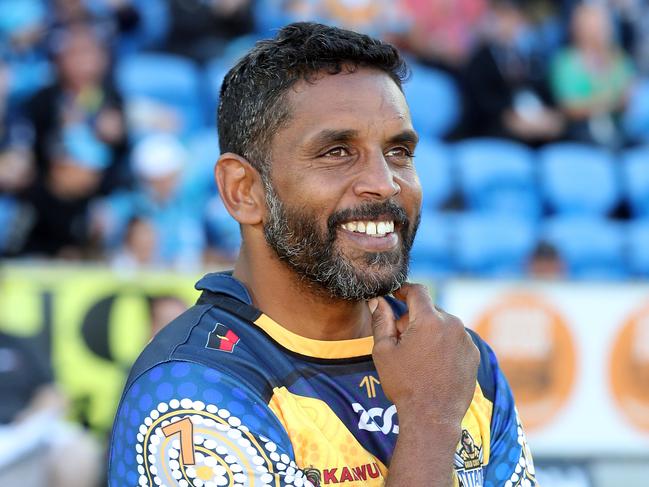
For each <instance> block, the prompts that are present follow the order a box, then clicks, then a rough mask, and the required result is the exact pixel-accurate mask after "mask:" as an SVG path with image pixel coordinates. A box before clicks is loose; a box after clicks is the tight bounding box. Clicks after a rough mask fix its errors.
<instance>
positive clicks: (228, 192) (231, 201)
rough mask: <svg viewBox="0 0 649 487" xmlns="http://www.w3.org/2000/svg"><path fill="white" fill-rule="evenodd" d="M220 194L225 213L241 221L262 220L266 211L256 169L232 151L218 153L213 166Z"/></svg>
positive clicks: (246, 222) (246, 223)
mask: <svg viewBox="0 0 649 487" xmlns="http://www.w3.org/2000/svg"><path fill="white" fill-rule="evenodd" d="M214 176H215V178H216V185H217V186H218V188H219V195H220V196H221V200H222V201H223V204H224V205H225V207H226V209H227V210H228V213H230V215H232V218H234V219H235V220H236V221H238V222H239V223H241V224H242V225H256V224H259V223H262V221H263V217H264V214H265V211H266V203H265V201H266V200H265V197H264V185H263V183H262V181H261V176H260V174H259V171H257V170H256V169H255V168H254V167H252V165H251V164H250V163H249V162H248V161H247V160H246V159H245V158H243V157H241V156H239V155H237V154H234V153H232V152H226V153H225V154H221V157H219V160H218V161H217V163H216V167H215V168H214Z"/></svg>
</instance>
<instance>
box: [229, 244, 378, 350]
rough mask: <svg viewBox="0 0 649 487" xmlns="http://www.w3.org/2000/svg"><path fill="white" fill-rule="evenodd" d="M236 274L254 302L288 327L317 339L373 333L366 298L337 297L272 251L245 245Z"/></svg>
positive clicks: (307, 336)
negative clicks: (299, 273)
mask: <svg viewBox="0 0 649 487" xmlns="http://www.w3.org/2000/svg"><path fill="white" fill-rule="evenodd" d="M233 276H234V277H236V278H237V279H239V280H240V281H241V282H242V283H243V284H244V285H245V286H246V287H247V289H248V291H249V292H250V295H251V297H252V300H253V304H254V305H255V306H256V307H257V308H259V309H260V310H261V311H263V312H264V313H265V314H266V315H268V316H269V317H270V318H272V319H273V320H274V321H276V322H277V323H279V324H280V325H281V326H283V327H284V328H286V329H288V330H290V331H291V332H293V333H296V334H298V335H300V336H303V337H306V338H311V339H315V340H349V339H353V338H361V337H366V336H370V335H371V334H372V327H371V315H370V313H369V310H368V308H367V305H366V304H365V302H364V301H347V300H343V299H336V298H332V297H331V296H329V295H328V294H327V293H326V292H323V290H322V289H321V288H318V287H315V286H317V285H316V284H311V283H310V282H305V281H303V280H302V279H301V278H300V276H298V275H297V274H296V272H295V271H293V270H292V269H291V268H290V267H289V266H288V265H286V264H285V263H283V262H281V261H280V260H279V259H278V258H277V257H275V255H274V254H272V251H270V250H269V249H267V248H264V249H257V248H256V249H249V248H245V247H242V249H241V254H240V256H239V259H238V260H237V263H236V264H235V268H234V273H233Z"/></svg>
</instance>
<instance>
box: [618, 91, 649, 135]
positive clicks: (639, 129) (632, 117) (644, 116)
mask: <svg viewBox="0 0 649 487" xmlns="http://www.w3.org/2000/svg"><path fill="white" fill-rule="evenodd" d="M622 125H623V127H624V132H625V133H626V135H627V136H628V137H629V138H631V139H632V140H635V141H639V142H649V80H647V79H645V80H644V81H641V82H639V83H637V84H636V85H635V86H634V87H633V90H632V91H631V94H630V97H629V102H628V103H627V108H626V110H625V112H624V116H623V118H622Z"/></svg>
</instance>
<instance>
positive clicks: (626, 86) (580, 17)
mask: <svg viewBox="0 0 649 487" xmlns="http://www.w3.org/2000/svg"><path fill="white" fill-rule="evenodd" d="M572 36H573V43H572V45H571V46H569V47H567V48H565V49H563V50H562V51H560V52H559V53H558V54H557V55H556V57H555V59H554V60H553V63H552V89H553V91H554V94H555V97H556V99H557V101H558V103H559V105H560V107H561V108H562V110H563V112H564V113H565V115H566V116H567V117H568V120H569V126H568V133H569V136H570V137H571V138H573V139H575V140H580V141H585V142H595V143H598V144H602V145H605V146H609V147H619V146H620V145H623V144H624V138H623V134H622V131H621V130H620V125H619V115H620V113H621V112H622V111H623V110H624V107H625V105H626V101H627V95H628V93H629V90H630V88H631V84H632V82H633V79H634V68H633V66H632V64H631V60H630V59H629V58H628V57H627V56H626V55H625V54H624V52H623V51H622V49H621V48H620V47H619V46H618V45H617V44H615V42H614V40H613V35H612V27H611V23H610V20H609V18H608V16H607V11H606V9H605V8H604V7H603V6H600V5H596V4H582V5H580V6H578V7H577V8H576V9H575V11H574V14H573V18H572Z"/></svg>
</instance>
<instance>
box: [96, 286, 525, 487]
mask: <svg viewBox="0 0 649 487" xmlns="http://www.w3.org/2000/svg"><path fill="white" fill-rule="evenodd" d="M196 287H197V289H199V290H203V294H202V296H201V298H200V299H199V300H198V302H197V304H196V305H195V306H194V307H192V308H191V309H190V310H188V311H187V312H186V313H184V314H183V315H181V316H180V317H179V318H177V319H176V320H175V321H173V322H172V323H170V324H169V325H168V326H167V327H166V328H165V329H163V330H162V331H161V332H160V333H159V334H158V335H157V336H156V337H155V338H154V339H153V340H152V342H151V343H150V344H149V345H148V346H147V348H146V349H145V350H144V352H143V353H142V355H141V356H140V358H139V359H138V360H137V362H136V363H135V365H134V366H133V369H132V371H131V374H130V377H129V379H128V381H127V384H126V387H125V390H124V394H123V397H122V400H121V402H120V406H119V410H118V412H117V418H116V420H115V425H114V428H113V438H112V444H111V450H110V457H111V458H110V467H109V484H110V486H112V487H122V486H136V485H140V486H151V487H152V486H156V485H161V486H162V485H164V486H169V487H171V486H174V487H176V486H179V487H187V486H196V487H214V486H222V485H223V486H224V485H228V486H247V485H250V486H290V485H294V486H325V485H330V484H343V485H346V486H349V487H353V486H381V485H383V483H384V479H385V478H386V477H387V475H388V471H389V466H390V458H391V456H392V452H393V450H394V447H395V444H396V441H397V437H398V435H399V421H398V415H397V410H396V407H395V406H394V405H393V404H391V403H390V402H389V401H388V399H387V398H386V397H385V394H384V393H383V390H382V388H381V382H380V379H379V377H378V374H377V372H376V369H375V367H374V363H373V362H372V356H371V352H372V345H373V342H372V337H367V338H360V339H355V340H345V341H318V340H311V339H307V338H304V337H301V336H298V335H296V334H293V333H292V332H290V331H288V330H287V329H285V328H283V327H282V326H280V325H279V324H278V323H276V322H274V321H273V320H272V319H271V318H270V317H269V316H267V315H265V314H264V313H262V312H261V311H259V310H258V309H256V308H254V307H253V306H252V305H251V298H250V295H249V294H248V292H247V290H246V289H245V287H244V286H243V285H242V284H241V283H240V282H239V281H237V280H236V279H234V278H233V277H231V276H230V275H228V274H208V275H207V276H205V277H204V278H203V279H201V280H200V281H199V282H198V283H197V285H196ZM390 303H391V305H392V307H393V309H394V312H395V314H397V315H399V314H401V313H403V312H404V311H405V310H404V309H403V307H402V304H401V303H399V302H397V301H396V300H392V299H391V300H390ZM305 319H309V318H308V316H305ZM472 337H473V339H474V342H475V343H476V345H477V347H478V348H479V350H480V357H481V364H480V368H479V373H478V379H477V382H476V386H475V393H474V396H473V402H472V403H471V405H470V407H469V409H468V411H467V413H466V416H465V417H464V419H463V421H462V436H461V440H460V442H459V444H458V446H457V451H456V454H455V484H456V485H457V486H463V487H477V486H490V487H495V486H505V485H506V486H532V485H536V482H535V480H534V467H533V464H532V457H531V456H530V453H529V450H528V448H527V444H526V441H525V437H524V434H523V431H522V428H521V425H520V422H519V420H518V415H517V413H516V410H515V408H514V403H513V399H512V395H511V392H510V389H509V387H508V385H507V383H506V381H505V379H504V377H503V376H502V373H501V372H500V370H499V369H498V365H497V362H496V358H495V356H494V354H493V352H492V351H491V350H490V349H489V348H488V347H487V345H486V344H485V343H484V342H483V341H482V340H481V339H480V338H479V337H477V336H476V335H475V334H472ZM431 360H435V357H431ZM423 420H424V419H423V418H422V421H423ZM430 441H431V442H434V441H435V438H430Z"/></svg>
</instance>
